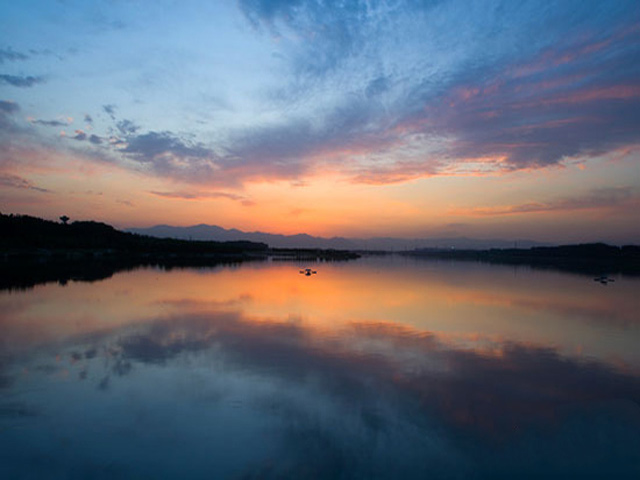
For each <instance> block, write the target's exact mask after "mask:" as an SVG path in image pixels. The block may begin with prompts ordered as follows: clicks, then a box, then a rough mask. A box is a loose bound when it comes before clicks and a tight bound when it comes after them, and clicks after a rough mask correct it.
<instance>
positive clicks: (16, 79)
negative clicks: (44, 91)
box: [0, 74, 46, 88]
mask: <svg viewBox="0 0 640 480" xmlns="http://www.w3.org/2000/svg"><path fill="white" fill-rule="evenodd" d="M45 81H46V80H45V79H44V77H32V76H26V77H23V76H19V75H6V74H1V75H0V83H6V84H7V85H12V86H14V87H21V88H28V87H33V86H35V85H38V84H40V83H44V82H45Z"/></svg>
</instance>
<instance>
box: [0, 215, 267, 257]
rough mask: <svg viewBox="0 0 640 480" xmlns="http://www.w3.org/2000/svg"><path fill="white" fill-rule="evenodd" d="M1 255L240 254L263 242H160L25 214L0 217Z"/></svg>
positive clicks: (261, 246) (262, 246)
mask: <svg viewBox="0 0 640 480" xmlns="http://www.w3.org/2000/svg"><path fill="white" fill-rule="evenodd" d="M0 248H2V250H3V252H5V253H7V252H14V253H15V252H20V251H27V250H34V249H41V250H52V251H59V250H74V251H79V250H111V251H117V252H120V253H129V254H191V255H193V254H242V253H246V252H259V251H265V250H266V249H267V248H268V246H267V245H266V244H263V243H256V242H248V241H236V242H214V241H186V240H176V239H160V238H154V237H150V236H145V235H137V234H133V233H129V232H122V231H119V230H116V229H115V228H113V227H112V226H110V225H107V224H105V223H99V222H92V221H80V222H73V223H71V224H68V225H67V224H63V223H56V222H52V221H49V220H43V219H41V218H36V217H31V216H28V215H4V214H0Z"/></svg>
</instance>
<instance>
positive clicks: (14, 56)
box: [0, 48, 29, 65]
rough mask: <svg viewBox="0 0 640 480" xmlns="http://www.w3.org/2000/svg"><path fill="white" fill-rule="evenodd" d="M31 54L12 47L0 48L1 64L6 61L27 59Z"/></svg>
mask: <svg viewBox="0 0 640 480" xmlns="http://www.w3.org/2000/svg"><path fill="white" fill-rule="evenodd" d="M28 58H29V55H27V54H26V53H22V52H17V51H15V50H13V49H12V48H0V65H2V64H3V63H5V62H16V61H19V60H27V59H28Z"/></svg>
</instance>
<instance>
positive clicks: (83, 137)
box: [71, 130, 88, 141]
mask: <svg viewBox="0 0 640 480" xmlns="http://www.w3.org/2000/svg"><path fill="white" fill-rule="evenodd" d="M71 138H72V139H73V140H80V141H84V140H86V139H87V138H88V137H87V134H86V133H85V132H83V131H82V130H76V131H75V135H74V136H73V137H71Z"/></svg>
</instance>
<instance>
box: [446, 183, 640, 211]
mask: <svg viewBox="0 0 640 480" xmlns="http://www.w3.org/2000/svg"><path fill="white" fill-rule="evenodd" d="M634 199H635V200H636V201H640V197H639V196H638V195H637V194H635V193H634V190H633V188H632V187H615V188H599V189H595V190H593V191H591V192H589V193H588V194H586V195H584V196H581V197H567V198H559V199H557V200H553V201H550V202H530V203H523V204H519V205H508V206H499V207H474V208H470V209H462V210H458V211H456V213H458V214H467V215H481V216H485V215H486V216H490V215H512V214H523V213H524V214H526V213H547V212H568V211H574V210H592V209H611V208H616V207H620V206H621V205H623V204H625V203H627V202H629V201H632V200H634ZM639 203H640V202H639Z"/></svg>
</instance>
